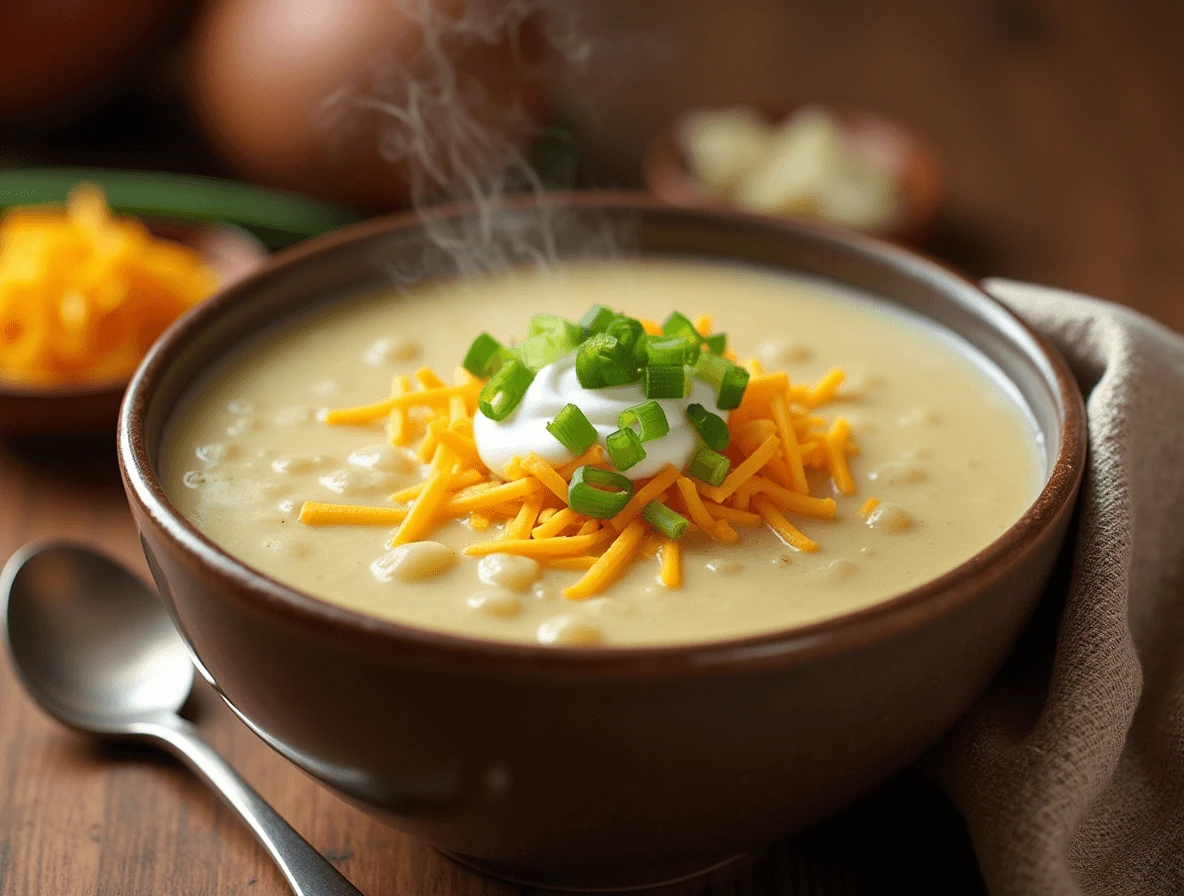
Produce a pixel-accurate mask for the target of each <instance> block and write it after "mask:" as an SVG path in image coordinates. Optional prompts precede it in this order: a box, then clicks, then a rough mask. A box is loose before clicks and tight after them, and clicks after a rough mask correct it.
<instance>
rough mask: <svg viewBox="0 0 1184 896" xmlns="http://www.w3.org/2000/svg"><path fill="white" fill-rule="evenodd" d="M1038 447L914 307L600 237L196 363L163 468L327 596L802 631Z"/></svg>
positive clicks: (628, 640)
mask: <svg viewBox="0 0 1184 896" xmlns="http://www.w3.org/2000/svg"><path fill="white" fill-rule="evenodd" d="M595 305H601V306H606V307H607V309H611V311H612V312H620V313H623V314H625V315H629V316H631V317H632V318H635V319H636V320H637V321H638V322H639V323H638V324H637V326H634V325H633V324H621V325H618V326H615V327H609V325H608V322H609V321H610V320H612V319H614V318H613V317H612V314H610V313H608V312H607V311H606V312H602V313H601V317H600V318H599V319H597V312H596V310H595V309H593V311H591V312H590V311H589V308H590V307H591V306H595ZM674 310H678V311H680V312H683V313H684V314H685V315H686V317H680V316H677V315H675V316H673V317H672V316H671V312H672V311H674ZM700 314H703V315H708V316H709V319H706V318H702V319H696V318H697V316H698V315H700ZM537 315H550V316H553V317H551V318H546V319H543V318H536V319H535V320H534V322H533V324H532V318H533V317H535V316H537ZM556 318H561V319H565V320H566V321H569V322H581V319H582V318H583V321H582V322H581V323H579V324H569V323H564V322H563V321H562V320H561V321H559V322H558V323H556V322H555V320H556ZM688 321H694V327H695V329H694V330H688V326H689V323H688ZM663 322H665V326H664V327H663ZM680 322H681V323H680ZM606 327H608V329H606ZM630 327H632V328H633V331H630V329H629V328H630ZM680 327H681V329H680ZM659 330H664V332H659ZM602 331H603V332H602ZM643 331H644V332H643ZM482 332H488V334H489V336H490V337H492V338H491V339H487V340H485V341H482V340H477V342H476V343H475V342H474V339H475V337H477V336H478V335H479V334H481V333H482ZM630 332H633V333H634V335H632V336H631V335H629V334H630ZM539 333H542V334H545V335H546V338H542V339H533V340H531V345H533V346H535V347H536V348H538V347H539V346H541V352H542V353H541V355H540V356H539V357H538V358H536V359H535V362H534V363H533V368H529V369H528V368H527V367H524V366H523V365H525V364H527V361H528V358H529V356H530V354H531V352H530V350H529V349H530V346H526V343H524V342H523V340H525V339H526V338H527V337H528V335H538V334H539ZM614 333H615V334H617V336H618V337H620V338H619V339H618V338H616V337H612V336H611V334H614ZM637 333H640V334H641V335H639V336H638V335H636V334H637ZM688 333H690V335H687V334H688ZM721 333H722V334H726V339H725V338H724V337H722V336H718V334H721ZM647 334H648V335H647ZM552 336H553V337H554V338H552ZM711 336H714V337H715V339H712V338H710V337H711ZM678 338H685V340H686V347H685V353H684V354H682V355H680V354H679V352H681V351H684V349H683V348H680V347H679V345H678V342H677V340H678ZM631 339H633V340H635V341H634V342H632V343H630V340H631ZM565 340H567V341H565ZM590 340H595V342H592V341H590ZM630 344H632V345H633V346H634V348H635V349H636V352H635V355H629V354H628V352H625V350H624V349H623V348H622V347H621V346H622V345H624V346H626V347H628V346H629V345H630ZM576 345H578V349H577V350H571V349H572V348H573V346H576ZM556 346H558V348H556ZM638 346H648V348H646V349H645V351H644V352H643V351H642V349H640V348H637V347H638ZM548 352H550V353H549V354H548ZM563 352H566V353H563ZM561 353H563V354H562V356H558V355H559V354H561ZM671 353H673V354H671ZM513 358H517V359H520V360H522V364H519V363H518V361H516V360H514V361H512V359H513ZM622 358H624V359H625V361H624V362H622V361H621V359H622ZM630 358H632V360H630ZM638 358H641V360H638ZM680 358H681V361H680V360H679V359H680ZM462 362H464V363H465V364H466V366H468V367H469V369H470V370H472V371H475V372H476V373H478V374H481V376H474V375H473V374H471V373H465V372H464V371H458V370H457V368H458V367H459V366H460V365H461V364H462ZM733 362H734V363H733ZM622 364H623V366H622ZM639 364H641V365H643V366H641V367H638V365H639ZM499 365H500V366H499ZM644 365H648V366H644ZM535 368H537V370H536V369H535ZM658 368H661V369H658ZM524 370H526V371H527V372H523V371H524ZM454 371H455V372H456V373H455V377H456V378H454ZM622 371H624V372H623V373H622ZM681 371H685V379H684V377H683V376H682V374H681ZM489 375H492V377H493V379H492V380H490V383H491V384H492V385H490V386H486V385H484V380H485V379H486V378H487V377H488V376H489ZM597 378H599V380H597ZM630 378H632V381H629V382H622V381H621V380H629V379H630ZM494 381H497V382H494ZM499 383H500V384H501V385H500V386H498V384H499ZM584 384H590V385H587V386H586V385H584ZM495 387H496V388H495ZM418 393H422V395H420V396H419V397H418V398H415V399H414V400H413V399H411V398H407V397H406V396H408V395H415V394H418ZM392 396H394V397H392ZM398 396H403V397H398ZM647 396H649V397H650V398H652V399H653V400H649V399H647ZM417 401H418V402H420V404H418V405H417V404H415V402H417ZM384 402H385V403H384ZM565 404H570V405H574V406H576V407H577V408H578V409H579V413H578V414H575V413H574V412H572V413H567V414H565V415H564V418H563V419H560V417H559V412H560V410H561V409H562V408H563V407H564V405H565ZM643 405H644V406H646V407H645V408H643V409H642V410H640V411H637V413H634V411H635V410H636V409H638V408H640V407H641V406H643ZM655 408H657V410H655ZM343 409H344V410H343ZM483 409H484V410H485V411H488V412H489V414H492V416H487V414H486V413H485V412H483ZM623 410H628V411H629V413H626V414H623V415H622V413H621V412H622V411H623ZM494 416H498V417H500V418H501V419H496V420H495V419H493V417H494ZM660 417H664V420H659V419H658V418H660ZM638 418H644V419H638ZM560 423H563V424H565V425H563V426H561V425H559V424H560ZM625 430H629V431H628V432H625ZM791 432H792V433H795V435H793V436H792V437H789V436H787V434H788V433H791ZM639 433H640V434H639ZM787 438H788V439H789V441H790V442H792V443H793V444H787V442H786V439H787ZM1038 449H1039V442H1038V438H1037V434H1036V429H1035V425H1034V423H1033V422H1032V421H1031V418H1030V416H1029V415H1028V413H1027V411H1026V409H1025V408H1024V407H1023V405H1022V402H1021V400H1020V398H1019V397H1018V395H1017V394H1015V392H1014V390H1013V389H1012V388H1011V387H1010V386H1009V385H1008V384H1007V383H1006V381H1005V380H1004V378H1003V376H1002V375H1001V374H1000V373H999V372H998V371H997V370H995V369H994V368H993V367H992V366H991V365H990V364H989V362H987V361H986V360H985V359H983V358H981V357H980V356H978V355H977V354H976V352H974V350H972V349H971V348H970V347H969V346H968V345H966V344H964V343H962V342H961V341H960V340H959V339H957V338H956V337H954V336H952V335H950V334H949V333H946V332H944V331H942V330H940V329H938V328H937V327H934V326H933V325H931V324H929V323H927V322H924V321H922V320H921V319H920V318H917V317H913V316H911V315H906V314H904V313H902V312H898V311H894V310H889V309H887V308H886V307H885V306H884V305H881V304H875V303H873V302H872V301H871V300H869V299H867V298H865V297H861V296H860V295H858V294H856V293H854V292H851V291H849V290H840V289H838V288H836V287H834V286H833V285H830V284H824V283H822V282H814V281H809V280H804V279H794V278H790V277H788V276H784V275H782V274H775V273H770V272H767V271H762V270H759V269H749V268H740V267H728V266H723V265H708V264H697V263H689V262H675V261H669V262H665V261H661V262H659V261H645V262H619V263H618V262H603V263H585V264H580V265H572V266H568V267H563V268H559V269H556V270H551V271H549V272H515V273H512V274H505V275H501V276H498V277H491V278H488V279H483V280H467V281H451V282H440V283H435V284H430V285H425V286H422V287H418V288H416V289H414V290H410V291H404V292H401V293H395V292H393V291H392V292H389V293H384V294H381V295H375V296H371V297H366V298H360V299H354V300H349V301H342V302H338V303H335V304H333V305H332V306H331V307H327V308H325V309H321V310H318V311H315V312H313V313H312V314H310V315H308V316H305V317H302V318H300V319H296V320H293V321H290V322H286V323H283V324H281V325H278V326H277V327H276V328H275V329H274V330H273V331H271V332H268V333H266V334H264V335H263V336H261V337H260V338H257V339H256V340H254V341H253V342H251V343H250V344H248V345H246V346H245V347H243V348H242V349H240V350H238V351H236V352H235V353H234V354H233V355H232V356H231V357H229V358H228V359H227V360H226V361H225V362H224V363H222V364H221V365H220V366H219V367H218V368H216V369H214V370H213V371H212V372H211V373H210V374H209V375H207V376H206V377H205V378H204V380H203V381H201V382H199V383H197V384H196V386H194V387H193V388H192V389H191V391H190V393H189V394H188V395H187V396H186V398H185V400H184V401H183V403H182V404H181V406H180V407H179V408H178V410H177V412H176V414H175V417H174V419H173V420H172V421H171V422H170V426H169V431H168V433H167V437H166V442H165V451H164V454H163V480H164V485H165V489H166V491H167V492H168V494H169V496H170V498H171V499H172V501H173V502H174V503H175V504H176V506H177V507H178V508H179V509H180V511H181V512H182V513H183V514H184V515H185V516H186V517H187V518H188V519H189V520H191V521H192V523H193V524H194V525H195V526H196V527H197V528H198V529H200V530H201V531H202V532H204V533H205V534H206V535H207V536H208V537H209V538H210V539H212V540H213V541H214V542H215V543H216V544H218V545H220V546H221V547H223V548H224V549H225V550H226V551H228V552H229V553H231V554H233V555H234V556H236V557H238V558H239V559H241V560H242V561H244V562H245V563H247V564H248V565H250V566H252V567H254V568H255V569H257V570H259V571H261V572H263V573H265V574H267V575H269V576H271V577H273V578H275V579H277V580H279V581H281V582H284V583H287V584H289V585H291V586H294V587H296V588H299V589H302V590H303V591H306V592H308V593H310V594H312V595H315V596H316V597H318V598H321V599H323V600H325V601H328V602H330V603H334V604H339V605H341V606H344V607H348V608H350V609H352V610H356V611H358V612H360V613H365V614H369V615H372V616H377V617H381V618H384V619H389V620H394V621H396V622H400V623H404V624H407V625H411V626H417V627H421V628H426V629H434V630H438V631H444V632H449V633H453V634H458V635H464V636H470V637H475V638H485V639H493V640H500V641H515V642H535V643H542V644H555V645H570V644H583V645H592V644H609V645H644V644H670V643H685V642H702V641H711V640H719V639H726V638H734V637H738V636H744V635H752V634H757V633H762V632H770V631H775V630H780V629H787V628H791V627H794V626H800V625H803V624H806V623H811V622H816V621H819V620H823V619H827V618H830V617H835V616H839V615H842V614H846V613H851V612H853V611H856V610H859V609H862V608H865V607H868V606H870V605H872V604H875V603H877V602H879V601H883V600H885V599H887V598H890V597H892V596H893V595H896V594H899V593H900V592H902V591H905V590H907V589H909V588H912V587H914V586H916V585H920V584H922V583H924V582H926V581H928V580H930V579H933V578H934V577H936V576H938V575H940V574H942V573H944V572H946V571H948V570H950V569H952V568H953V567H955V566H957V565H958V564H959V563H961V562H962V561H964V560H966V559H968V558H969V557H970V556H972V555H973V554H974V553H976V552H977V551H979V550H981V549H982V548H984V547H985V546H986V545H987V544H988V543H989V542H991V541H992V540H993V539H995V538H996V537H997V536H999V535H1000V534H1001V533H1002V532H1003V531H1004V530H1005V529H1007V528H1008V527H1009V526H1010V525H1011V524H1012V523H1014V522H1015V521H1016V520H1017V519H1018V518H1019V517H1020V515H1021V514H1022V513H1023V512H1024V511H1025V510H1026V509H1027V507H1028V506H1029V505H1030V504H1031V502H1032V500H1033V499H1034V497H1035V496H1036V494H1037V492H1038V490H1039V488H1040V486H1041V484H1042V482H1043V479H1044V470H1043V466H1042V461H1041V455H1040V452H1039V450H1038ZM577 492H579V495H578V496H577ZM569 503H570V506H569ZM417 506H418V507H419V510H418V511H417V510H416V507H417ZM606 508H607V509H606ZM497 541H501V542H502V545H501V547H502V548H504V549H499V545H498V544H497V543H496V542H497Z"/></svg>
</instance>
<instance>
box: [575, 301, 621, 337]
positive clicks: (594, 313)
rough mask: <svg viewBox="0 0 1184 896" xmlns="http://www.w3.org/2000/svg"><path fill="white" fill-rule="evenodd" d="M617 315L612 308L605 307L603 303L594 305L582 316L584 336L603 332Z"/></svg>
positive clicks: (581, 322)
mask: <svg viewBox="0 0 1184 896" xmlns="http://www.w3.org/2000/svg"><path fill="white" fill-rule="evenodd" d="M616 316H617V315H616V314H615V313H614V312H613V311H612V309H610V308H605V307H604V306H603V305H593V306H592V307H591V308H589V309H588V310H587V311H585V312H584V316H583V317H581V318H580V327H581V328H583V332H584V336H585V337H587V336H592V335H595V334H596V333H603V332H604V331H605V330H607V329H608V325H609V324H611V323H612V322H613V319H614V318H615V317H616Z"/></svg>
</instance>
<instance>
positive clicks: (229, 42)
mask: <svg viewBox="0 0 1184 896" xmlns="http://www.w3.org/2000/svg"><path fill="white" fill-rule="evenodd" d="M450 6H453V7H456V8H464V9H465V10H466V14H467V12H468V10H469V9H470V7H471V6H472V4H467V3H456V4H450ZM419 7H420V4H419V3H416V2H415V0H404V2H402V3H400V2H396V0H211V2H208V3H206V4H205V6H204V8H203V10H202V12H201V14H200V17H199V20H198V22H197V25H196V28H195V31H194V34H193V37H192V44H191V50H190V77H191V88H192V94H193V96H192V102H193V105H194V108H195V110H196V112H197V115H198V118H199V120H200V122H201V124H202V126H203V128H204V130H205V132H206V134H207V135H208V137H209V139H210V140H211V142H212V143H213V144H214V146H215V148H216V149H217V151H218V152H219V153H220V154H221V155H222V156H223V157H224V158H225V159H226V161H227V162H228V163H229V164H230V165H231V166H232V167H233V168H234V169H235V170H236V171H238V172H239V173H241V174H243V175H245V176H246V177H249V178H252V179H254V180H257V181H259V182H261V183H265V184H269V185H272V186H277V187H284V188H288V189H294V190H300V191H302V192H305V193H310V194H313V195H317V196H321V197H324V198H327V199H333V200H337V201H343V202H349V203H353V204H356V205H360V206H366V207H371V208H390V207H394V206H398V205H402V204H405V203H406V202H407V200H408V193H409V187H408V179H407V174H406V170H405V169H404V168H403V167H401V166H398V165H392V164H390V163H389V162H388V161H387V160H386V159H384V158H383V155H382V152H381V147H382V144H383V140H384V135H385V132H386V130H387V129H389V128H391V127H398V126H399V124H398V122H397V121H396V120H395V119H394V118H393V117H392V116H391V115H390V113H389V112H384V111H382V110H381V109H379V108H377V106H378V105H379V104H380V103H382V102H390V103H392V104H394V105H396V106H400V107H403V106H404V105H405V103H406V93H405V91H406V84H407V83H408V82H409V81H410V80H412V79H417V78H420V77H424V73H425V59H424V52H423V51H424V41H423V32H422V30H421V28H420V24H419V23H418V22H416V21H413V20H412V19H411V18H409V17H408V15H407V10H408V9H410V10H413V11H414V10H416V9H418V8H419ZM434 9H435V10H436V13H437V14H438V15H439V14H443V15H448V14H449V10H448V9H446V8H444V7H442V5H441V4H439V3H435V4H434ZM527 24H528V25H529V24H530V23H527ZM516 37H517V38H518V39H516V40H514V41H512V42H511V41H506V40H502V41H501V42H495V43H491V42H487V41H486V40H484V39H482V38H481V37H473V35H472V33H471V32H466V31H465V30H464V29H455V30H454V32H453V33H449V34H448V35H446V36H445V39H444V40H443V41H442V44H441V46H442V48H443V52H444V53H445V54H446V55H447V57H448V59H449V61H450V62H451V63H452V64H453V65H454V67H455V71H456V72H457V74H458V77H459V85H460V86H459V91H458V93H459V95H460V96H462V97H464V96H471V94H467V93H466V91H468V90H470V88H473V87H475V85H480V87H479V88H477V89H479V90H480V91H483V93H484V94H485V98H484V99H478V100H476V101H472V102H470V106H471V108H472V109H474V110H476V111H477V115H478V119H479V120H481V119H480V116H481V115H493V114H495V113H496V112H498V110H504V109H506V108H514V109H517V110H519V111H520V112H521V113H522V115H523V118H524V119H525V120H526V121H527V122H537V121H538V120H539V118H540V117H541V115H542V112H543V107H544V98H543V93H542V89H541V85H540V82H539V81H538V80H537V79H536V77H535V75H534V72H535V70H536V68H537V61H538V58H539V55H540V54H541V48H540V47H539V41H538V40H536V39H534V38H535V34H534V32H533V29H531V28H530V27H525V28H522V29H519V33H518V34H517V35H516ZM352 99H359V100H363V102H360V103H355V102H351V100H352ZM333 100H336V101H338V102H339V103H341V102H344V104H345V107H346V108H345V112H344V114H334V115H332V116H329V117H327V113H328V112H330V111H333V110H329V109H327V105H326V104H327V103H331V102H332V101H333ZM484 110H488V111H484ZM336 112H337V113H340V112H341V110H340V109H338V110H336ZM485 121H486V123H487V124H488V125H489V126H490V127H495V128H502V127H503V122H501V121H497V120H494V119H492V118H488V119H486V120H485ZM441 126H445V125H444V124H443V123H441V122H439V121H433V120H431V119H429V120H427V122H426V127H428V128H433V127H441ZM520 139H522V140H525V139H527V134H526V133H525V129H524V132H523V133H522V134H521V135H520Z"/></svg>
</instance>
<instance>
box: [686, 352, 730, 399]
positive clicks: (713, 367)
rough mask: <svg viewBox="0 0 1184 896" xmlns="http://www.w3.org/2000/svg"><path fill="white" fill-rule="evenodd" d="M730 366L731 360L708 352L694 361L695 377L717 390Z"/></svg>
mask: <svg viewBox="0 0 1184 896" xmlns="http://www.w3.org/2000/svg"><path fill="white" fill-rule="evenodd" d="M731 366H732V362H731V361H729V360H728V359H727V358H721V357H720V356H719V355H713V354H711V353H710V352H708V353H706V354H702V355H700V356H699V360H698V361H696V362H695V379H699V380H702V381H703V382H705V383H707V385H709V386H711V388H712V389H715V390H716V391H718V390H719V384H720V383H722V382H723V381H724V374H725V373H727V372H728V368H729V367H731Z"/></svg>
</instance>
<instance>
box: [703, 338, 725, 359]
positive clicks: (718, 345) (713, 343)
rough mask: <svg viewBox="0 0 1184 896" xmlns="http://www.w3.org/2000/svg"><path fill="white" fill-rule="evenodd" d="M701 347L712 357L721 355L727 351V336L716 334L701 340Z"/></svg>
mask: <svg viewBox="0 0 1184 896" xmlns="http://www.w3.org/2000/svg"><path fill="white" fill-rule="evenodd" d="M703 346H704V347H705V348H706V349H707V350H708V351H709V352H711V353H712V354H713V355H722V354H723V353H724V352H726V351H727V350H728V334H727V333H716V334H714V335H712V336H708V337H706V338H705V339H704V340H703Z"/></svg>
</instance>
